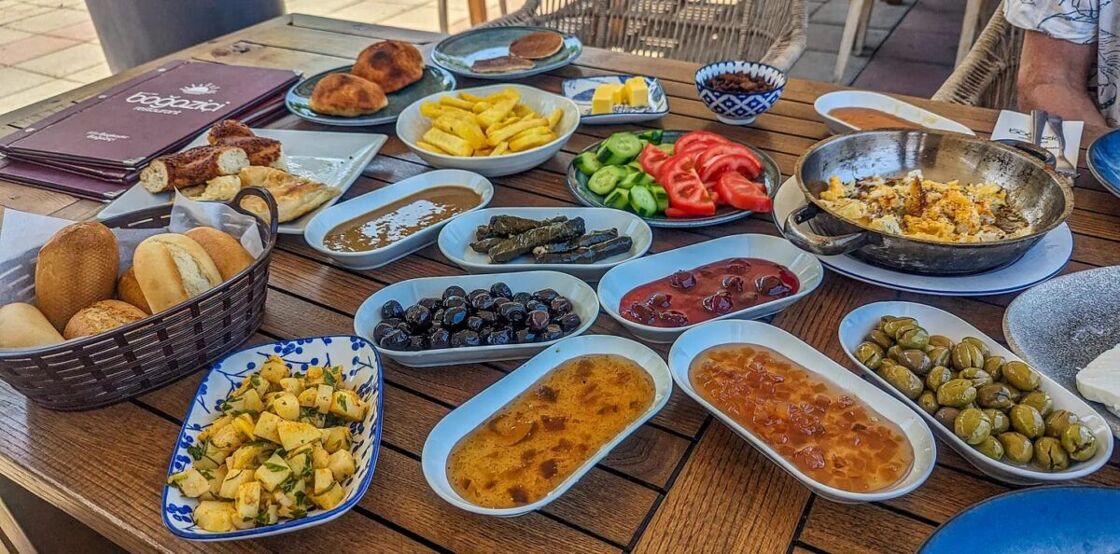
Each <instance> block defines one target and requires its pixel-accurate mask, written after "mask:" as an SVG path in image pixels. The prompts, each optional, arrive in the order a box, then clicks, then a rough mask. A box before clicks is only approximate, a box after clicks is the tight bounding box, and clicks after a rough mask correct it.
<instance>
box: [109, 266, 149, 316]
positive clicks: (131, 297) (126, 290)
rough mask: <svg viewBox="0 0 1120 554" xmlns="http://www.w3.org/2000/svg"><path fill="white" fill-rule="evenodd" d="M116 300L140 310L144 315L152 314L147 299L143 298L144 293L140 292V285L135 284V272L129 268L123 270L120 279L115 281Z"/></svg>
mask: <svg viewBox="0 0 1120 554" xmlns="http://www.w3.org/2000/svg"><path fill="white" fill-rule="evenodd" d="M117 298H120V299H121V300H124V301H125V302H128V303H129V304H132V305H133V306H136V307H137V308H140V310H141V311H143V312H144V313H146V314H150V313H152V308H151V307H149V306H148V299H147V298H144V291H142V290H140V283H138V282H136V272H135V271H133V270H132V268H131V267H129V268H128V269H126V270H125V272H124V274H123V275H121V279H120V280H119V281H117Z"/></svg>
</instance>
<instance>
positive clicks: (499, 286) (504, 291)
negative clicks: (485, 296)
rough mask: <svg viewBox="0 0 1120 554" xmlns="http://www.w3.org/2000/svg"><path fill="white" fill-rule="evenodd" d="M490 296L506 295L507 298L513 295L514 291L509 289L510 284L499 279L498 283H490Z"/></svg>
mask: <svg viewBox="0 0 1120 554" xmlns="http://www.w3.org/2000/svg"><path fill="white" fill-rule="evenodd" d="M490 296H504V297H506V298H509V297H511V296H513V291H512V290H509V285H507V284H505V283H503V282H501V281H498V282H497V283H494V284H493V285H490Z"/></svg>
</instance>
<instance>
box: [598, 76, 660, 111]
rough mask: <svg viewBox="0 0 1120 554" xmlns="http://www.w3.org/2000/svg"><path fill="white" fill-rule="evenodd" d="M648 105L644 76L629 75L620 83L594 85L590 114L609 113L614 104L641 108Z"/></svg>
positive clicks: (647, 87)
mask: <svg viewBox="0 0 1120 554" xmlns="http://www.w3.org/2000/svg"><path fill="white" fill-rule="evenodd" d="M648 105H649V85H648V84H647V83H646V78H645V77H640V76H639V77H631V78H629V79H627V80H626V81H625V82H624V83H622V84H617V83H605V84H602V85H599V86H597V87H595V92H594V93H593V94H592V96H591V115H599V114H605V113H611V112H613V111H614V110H615V107H616V106H628V107H631V108H642V107H645V106H648Z"/></svg>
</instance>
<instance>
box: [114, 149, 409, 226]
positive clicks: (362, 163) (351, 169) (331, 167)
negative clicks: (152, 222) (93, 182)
mask: <svg viewBox="0 0 1120 554" xmlns="http://www.w3.org/2000/svg"><path fill="white" fill-rule="evenodd" d="M209 132H210V130H209V129H207V130H206V132H205V133H202V134H201V135H199V136H198V137H197V138H195V139H194V140H193V141H191V143H190V144H188V145H186V146H185V147H183V150H186V149H188V148H194V147H196V146H203V145H205V144H206V134H207V133H209ZM253 133H254V134H256V135H257V136H261V137H265V138H270V139H276V140H278V141H280V142H281V144H282V147H283V152H284V159H285V160H286V161H287V163H288V170H289V171H290V172H291V173H292V174H293V175H298V176H300V177H307V178H308V179H312V180H315V181H318V182H320V183H323V184H326V185H328V186H331V187H335V188H338V189H340V190H341V192H340V193H339V194H338V196H335V197H334V198H332V199H330V200H328V201H326V202H325V203H323V205H322V206H319V207H318V208H316V209H314V210H312V211H311V212H309V213H308V214H306V215H304V216H303V217H300V218H298V219H295V220H292V221H288V222H286V223H281V224H280V233H282V234H286V235H300V234H303V230H304V228H305V227H307V224H308V223H309V222H310V221H311V219H312V218H313V217H315V215H316V214H318V213H319V212H321V211H323V210H325V209H327V207H329V206H331V205H332V204H334V203H335V202H338V199H339V198H340V197H341V196H342V195H343V194H346V191H347V190H348V189H349V188H350V185H353V184H354V181H357V180H358V177H359V176H360V175H361V174H362V170H364V169H365V168H366V166H367V165H369V162H370V160H372V159H373V157H374V156H376V155H377V151H378V150H381V146H382V145H384V144H385V141H386V140H388V138H389V137H387V136H385V135H379V134H374V133H332V132H325V131H295V130H291V129H253ZM172 200H174V194H172V193H171V192H161V193H158V194H152V193H150V192H148V191H147V190H146V189H145V188H144V187H142V186H140V184H136V185H133V186H132V188H130V189H128V190H127V191H125V193H124V194H122V195H121V196H120V197H119V198H117V199H116V200H114V201H113V202H112V203H111V204H109V205H108V206H105V209H103V210H101V212H100V213H98V214H97V217H98V218H100V219H106V218H109V217H113V216H118V215H121V214H124V213H128V212H134V211H136V210H142V209H144V208H150V207H152V206H162V205H165V204H170V203H171V202H172Z"/></svg>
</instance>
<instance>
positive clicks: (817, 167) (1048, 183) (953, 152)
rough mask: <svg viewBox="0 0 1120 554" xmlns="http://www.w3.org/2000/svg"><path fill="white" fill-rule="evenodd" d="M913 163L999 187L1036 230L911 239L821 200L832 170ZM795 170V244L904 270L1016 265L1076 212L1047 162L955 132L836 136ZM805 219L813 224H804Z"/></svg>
mask: <svg viewBox="0 0 1120 554" xmlns="http://www.w3.org/2000/svg"><path fill="white" fill-rule="evenodd" d="M915 169H920V170H922V173H923V175H924V176H925V177H926V178H927V179H932V180H935V181H941V182H947V181H952V180H959V181H961V182H963V183H969V182H971V183H980V182H992V183H996V184H998V185H1000V186H1002V187H1003V188H1004V189H1005V190H1006V191H1007V195H1008V201H1009V203H1010V204H1011V206H1012V207H1013V208H1015V209H1016V210H1018V211H1019V212H1020V213H1022V214H1023V217H1024V218H1026V220H1027V222H1028V223H1029V225H1030V231H1031V232H1030V233H1029V234H1028V235H1025V236H1022V237H1017V238H1013V239H1005V240H998V241H985V242H973V243H953V242H941V241H933V240H926V239H918V238H910V237H904V236H901V235H895V234H889V233H884V232H881V231H878V230H875V229H872V228H870V227H867V226H865V225H861V224H859V223H857V222H854V221H851V220H848V219H844V218H842V217H840V216H839V215H837V214H836V213H835V212H833V211H832V210H830V209H829V208H828V207H826V206H825V205H823V204H822V203H820V202H819V200H818V198H817V197H818V195H819V194H820V193H821V192H822V191H823V190H826V189H827V188H828V179H829V177H831V176H833V175H836V176H838V177H840V179H842V180H844V181H852V180H856V179H862V178H866V177H871V176H874V175H880V176H882V177H884V178H890V177H900V176H903V175H906V173H908V172H910V171H912V170H915ZM794 176H795V177H796V178H797V184H798V186H800V187H801V192H802V193H803V194H804V195H805V199H806V201H807V203H806V205H804V206H802V207H800V208H798V209H796V210H794V211H793V212H791V213H790V215H789V217H787V218H786V221H785V224H784V227H783V233H784V234H785V236H786V238H787V239H789V240H790V242H793V243H794V244H796V245H797V246H798V247H800V248H802V249H804V250H807V251H809V252H813V253H814V254H820V255H825V256H835V255H840V254H851V255H853V256H855V257H857V258H860V259H862V260H864V261H867V262H869V263H874V264H878V265H881V266H885V267H889V268H892V269H897V270H900V271H904V272H907V273H918V274H925V275H965V274H971V273H980V272H982V271H988V270H991V269H995V268H999V267H1002V266H1005V265H1008V264H1011V263H1013V262H1015V260H1018V259H1019V257H1021V256H1022V255H1023V254H1024V253H1026V251H1027V250H1029V249H1030V248H1031V246H1034V244H1035V243H1036V242H1038V240H1039V239H1040V238H1042V236H1043V235H1045V234H1046V233H1047V232H1049V231H1050V230H1051V229H1053V228H1055V227H1057V226H1058V225H1060V224H1061V223H1062V222H1063V221H1065V219H1066V218H1067V217H1069V214H1070V212H1072V211H1073V191H1072V189H1071V188H1070V186H1069V184H1068V183H1067V182H1066V181H1065V180H1064V178H1062V177H1060V176H1059V175H1058V174H1057V173H1055V172H1054V171H1053V170H1051V169H1050V168H1048V167H1047V166H1046V164H1045V163H1043V162H1042V161H1040V160H1039V159H1037V158H1035V157H1034V156H1032V155H1031V154H1028V153H1024V152H1022V151H1020V150H1017V149H1016V148H1014V147H1012V146H1008V145H1004V144H999V143H996V142H991V141H988V140H984V139H979V138H974V137H970V136H967V135H961V134H957V133H945V132H930V131H918V130H877V131H861V132H857V133H850V134H846V135H840V136H835V137H832V138H829V139H826V140H823V141H821V142H818V143H817V144H815V145H813V147H812V148H810V149H809V151H808V152H806V153H805V154H804V155H802V156H801V158H800V159H798V160H797V169H796V171H795V173H794ZM806 222H808V225H809V228H810V229H811V230H806V229H804V228H802V227H801V226H800V224H803V223H806Z"/></svg>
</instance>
